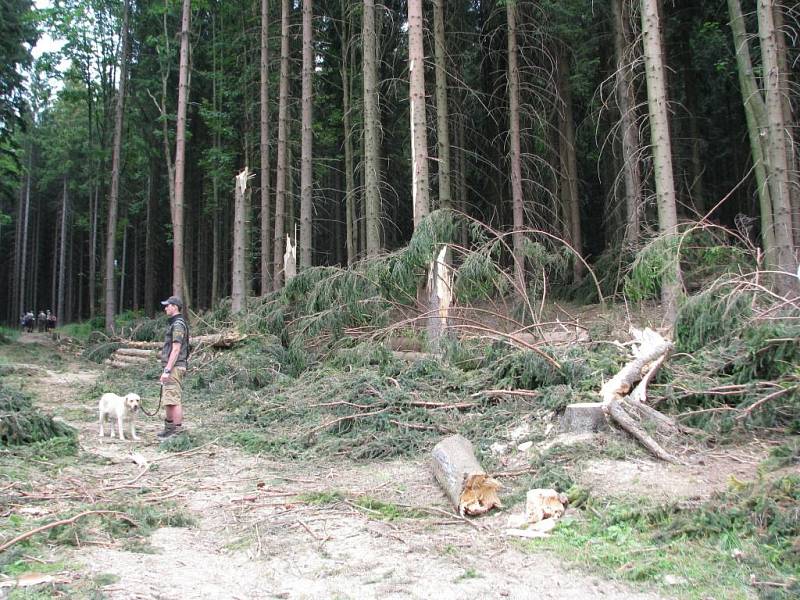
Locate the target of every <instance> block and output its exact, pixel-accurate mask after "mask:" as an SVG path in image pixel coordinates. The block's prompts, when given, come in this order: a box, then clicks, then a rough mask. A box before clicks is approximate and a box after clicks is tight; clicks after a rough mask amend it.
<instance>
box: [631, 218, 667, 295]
mask: <svg viewBox="0 0 800 600" xmlns="http://www.w3.org/2000/svg"><path fill="white" fill-rule="evenodd" d="M680 241H681V238H680V236H678V235H675V234H673V235H668V236H662V237H659V238H656V239H655V240H653V241H652V242H650V244H648V245H647V246H646V247H645V248H644V249H643V250H641V251H640V252H639V253H638V254H637V255H636V259H635V260H634V262H633V265H632V267H631V270H630V273H628V275H627V277H626V278H625V296H626V297H627V298H629V299H630V300H631V301H633V302H641V301H643V300H649V299H651V298H658V296H659V294H660V293H661V286H662V285H663V282H664V278H665V277H667V278H668V279H669V281H673V282H674V281H675V268H676V266H677V265H678V256H677V253H678V247H679V244H680Z"/></svg>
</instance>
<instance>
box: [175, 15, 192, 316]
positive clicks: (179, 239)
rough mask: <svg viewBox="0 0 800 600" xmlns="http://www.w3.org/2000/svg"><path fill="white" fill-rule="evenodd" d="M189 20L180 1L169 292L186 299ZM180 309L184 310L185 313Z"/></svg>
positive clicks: (186, 300)
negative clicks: (185, 192)
mask: <svg viewBox="0 0 800 600" xmlns="http://www.w3.org/2000/svg"><path fill="white" fill-rule="evenodd" d="M191 18H192V2H191V0H183V14H182V17H181V53H180V64H179V67H178V68H179V71H178V116H177V123H176V130H175V198H174V203H173V206H172V293H173V294H174V295H176V296H178V297H180V298H182V299H183V302H184V305H186V304H187V303H188V302H189V300H188V298H187V296H186V292H187V291H188V290H186V289H185V284H186V272H185V268H184V247H183V246H184V241H183V236H184V224H183V203H184V175H185V163H186V111H187V107H188V105H189V85H190V78H189V75H190V73H189V31H190V27H191ZM185 308H186V307H185V306H184V310H185Z"/></svg>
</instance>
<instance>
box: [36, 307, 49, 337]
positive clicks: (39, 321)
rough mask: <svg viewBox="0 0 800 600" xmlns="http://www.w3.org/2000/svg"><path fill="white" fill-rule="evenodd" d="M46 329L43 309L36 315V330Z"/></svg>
mask: <svg viewBox="0 0 800 600" xmlns="http://www.w3.org/2000/svg"><path fill="white" fill-rule="evenodd" d="M46 330H47V315H46V314H45V312H44V311H43V310H40V311H39V314H38V315H36V331H38V332H39V333H44V332H45V331H46Z"/></svg>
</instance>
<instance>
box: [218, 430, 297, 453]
mask: <svg viewBox="0 0 800 600" xmlns="http://www.w3.org/2000/svg"><path fill="white" fill-rule="evenodd" d="M224 440H225V441H226V442H228V443H230V444H234V445H236V446H238V447H240V448H241V449H242V450H244V451H245V452H248V453H249V454H270V455H272V456H283V457H286V458H298V457H299V456H300V455H301V454H302V452H303V451H304V448H303V445H302V444H301V443H299V442H298V441H297V440H295V439H291V438H287V437H282V436H275V435H271V434H269V433H265V432H261V431H253V430H237V431H232V432H231V433H229V434H227V435H226V436H225V438H224Z"/></svg>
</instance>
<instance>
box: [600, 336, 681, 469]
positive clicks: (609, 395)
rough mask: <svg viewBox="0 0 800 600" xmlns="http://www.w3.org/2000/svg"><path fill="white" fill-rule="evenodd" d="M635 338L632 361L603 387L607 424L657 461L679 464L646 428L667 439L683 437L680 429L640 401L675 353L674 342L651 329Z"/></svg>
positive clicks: (602, 393) (604, 411)
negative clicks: (630, 439)
mask: <svg viewBox="0 0 800 600" xmlns="http://www.w3.org/2000/svg"><path fill="white" fill-rule="evenodd" d="M632 334H633V337H634V339H635V340H636V342H637V343H636V345H635V346H634V347H633V359H632V360H630V361H628V363H626V364H625V366H624V367H622V369H621V370H620V371H619V373H617V374H616V375H615V376H614V377H612V378H611V379H609V380H608V381H607V382H606V383H605V384H603V387H602V388H601V389H600V397H601V400H602V403H601V408H602V410H603V413H605V415H606V418H607V419H608V420H610V421H613V422H614V423H616V424H617V425H619V426H620V427H622V428H623V429H624V430H625V431H627V432H628V433H629V434H631V435H632V436H633V437H634V438H636V439H637V440H638V441H639V442H640V443H641V444H642V445H643V446H644V447H645V448H647V449H648V450H649V451H650V452H652V453H653V454H654V455H655V456H656V457H658V458H660V459H661V460H664V461H667V462H670V463H679V462H680V461H679V460H678V459H677V458H676V457H675V456H674V455H673V454H671V453H670V452H668V451H667V450H665V449H664V448H663V447H662V445H661V444H659V443H658V442H657V441H656V440H655V438H653V436H651V435H650V434H649V433H648V432H647V428H648V427H649V428H654V429H655V431H656V432H658V433H659V434H662V435H663V436H665V437H667V438H668V437H671V436H675V435H678V434H680V433H681V430H680V427H679V426H678V424H677V423H675V422H674V421H673V420H672V419H670V418H669V417H667V416H666V415H664V414H662V413H660V412H658V411H657V410H655V409H654V408H652V407H650V406H648V405H646V404H645V403H644V402H642V401H641V399H643V398H645V397H646V394H645V388H646V387H647V384H648V383H649V382H650V381H651V380H652V378H653V377H654V376H655V374H656V372H657V371H658V369H659V368H660V367H661V365H662V364H663V363H664V360H665V359H666V357H667V355H668V354H669V352H670V350H671V349H672V342H670V341H668V340H666V339H664V338H663V337H662V336H661V334H659V333H658V332H656V331H654V330H652V329H650V328H645V329H643V330H639V329H635V328H634V329H632ZM637 384H638V385H637ZM634 386H635V387H634ZM645 424H647V427H646V426H645Z"/></svg>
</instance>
